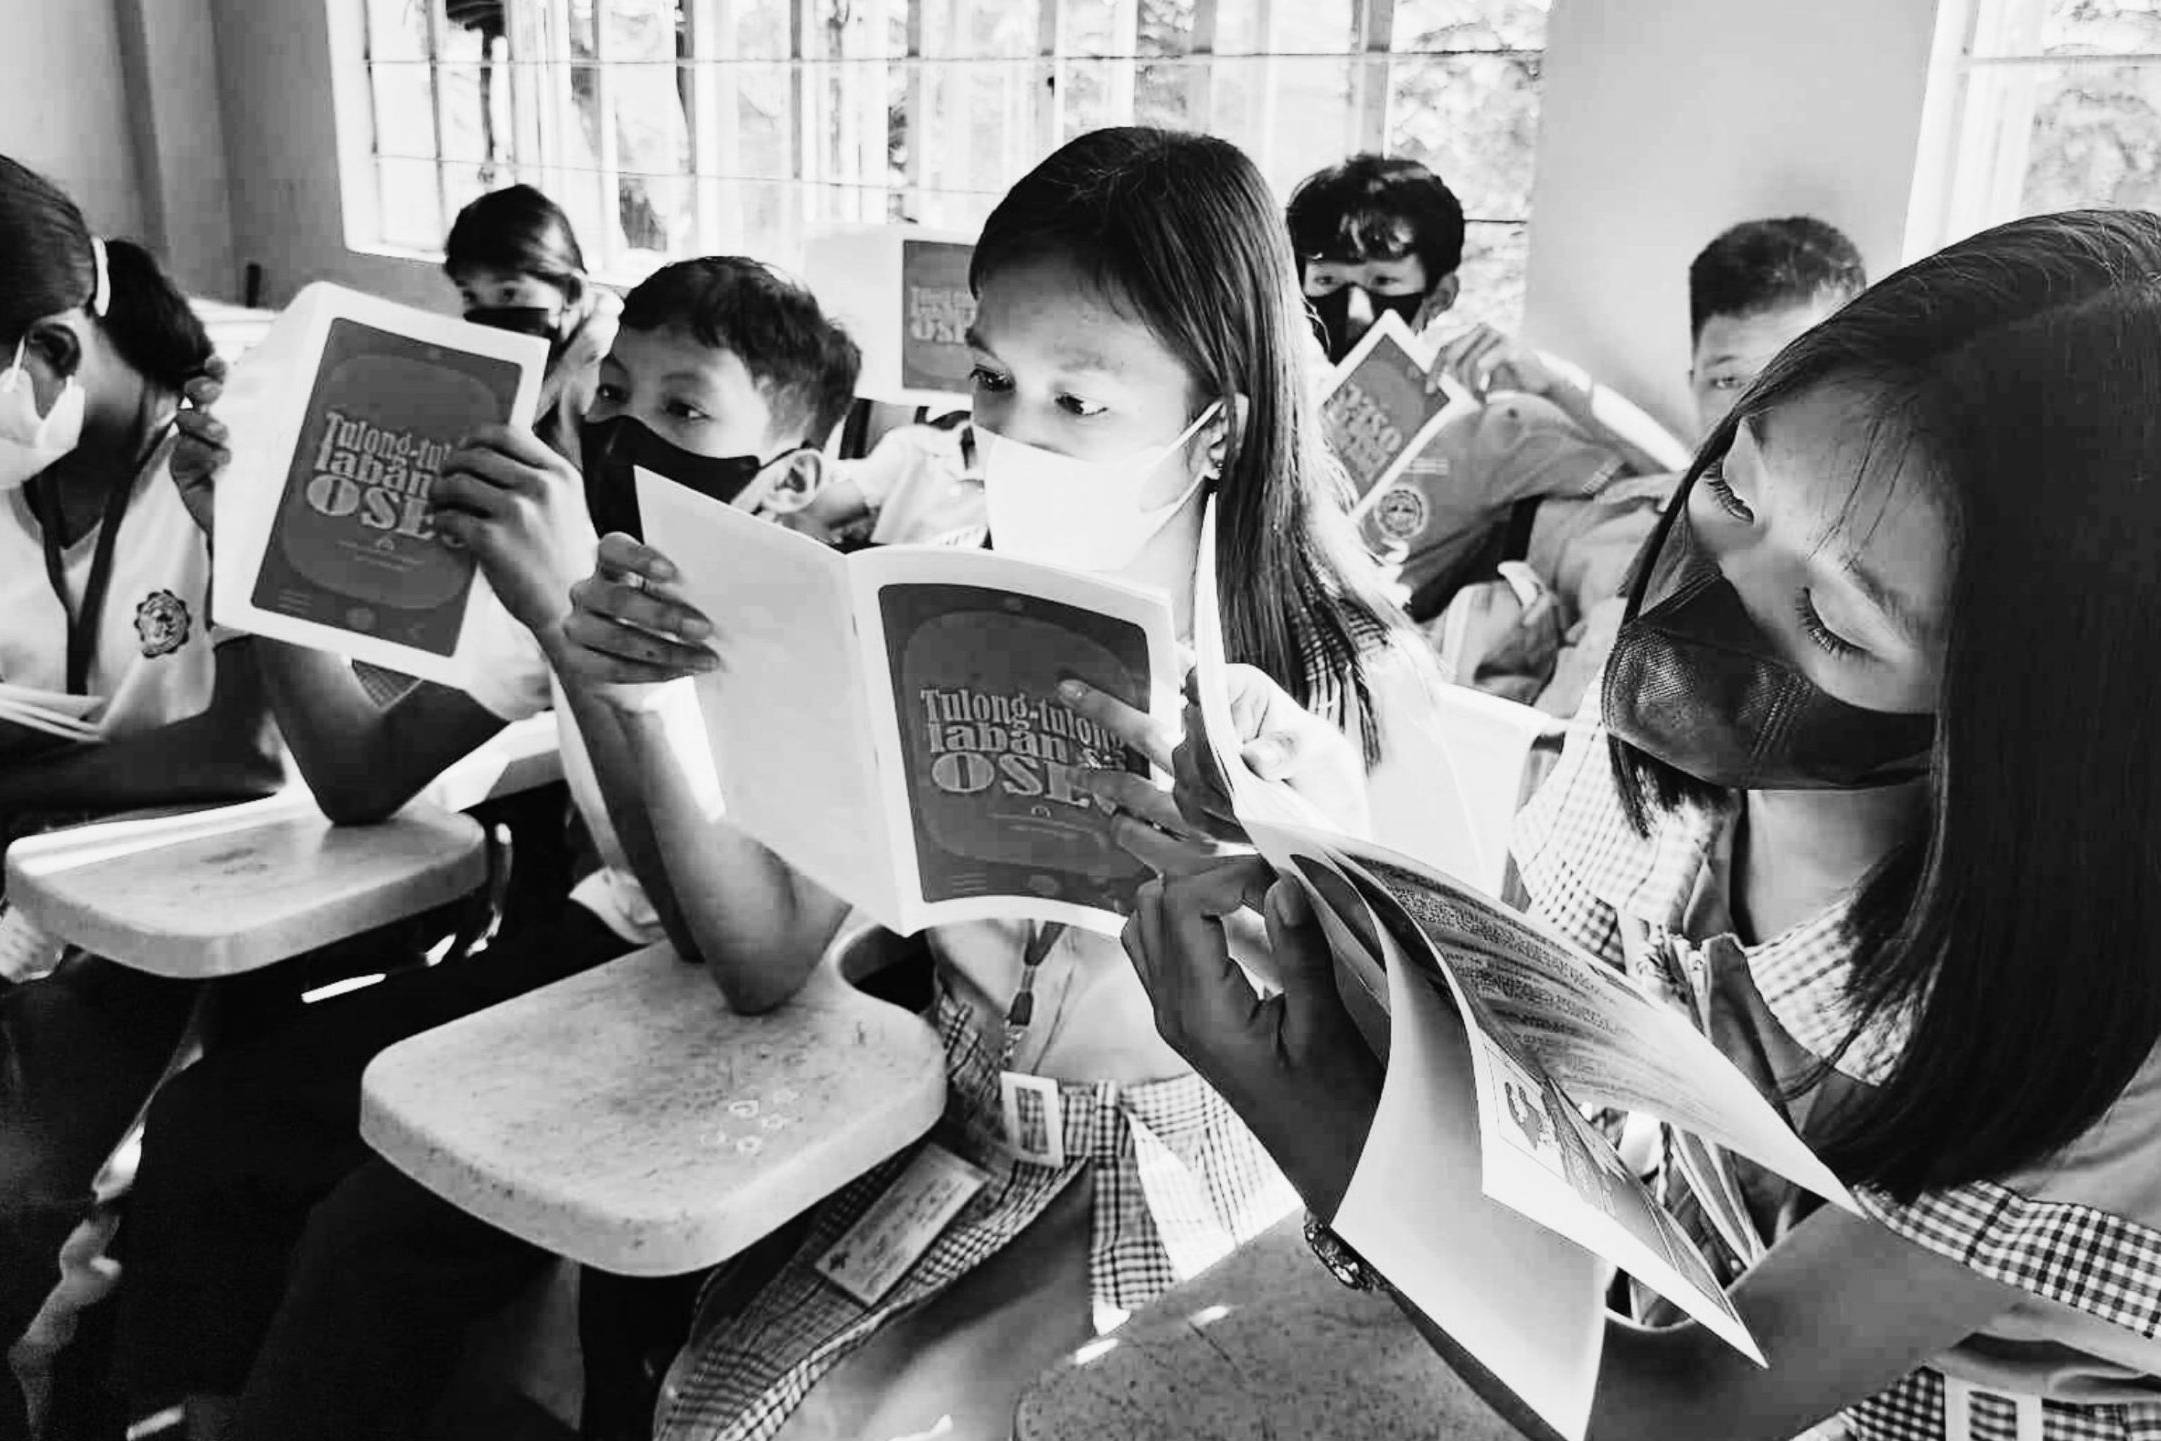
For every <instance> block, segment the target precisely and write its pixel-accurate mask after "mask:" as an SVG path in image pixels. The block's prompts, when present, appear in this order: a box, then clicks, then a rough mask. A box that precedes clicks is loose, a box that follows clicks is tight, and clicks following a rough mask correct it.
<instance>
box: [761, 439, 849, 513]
mask: <svg viewBox="0 0 2161 1441" xmlns="http://www.w3.org/2000/svg"><path fill="white" fill-rule="evenodd" d="M774 464H775V465H777V466H779V467H781V469H780V470H779V472H778V473H777V474H775V475H774V476H773V477H772V478H771V479H770V480H769V481H767V482H766V487H767V488H766V492H765V495H764V497H763V498H762V499H760V500H759V502H758V509H760V510H762V511H765V512H766V513H767V514H769V515H793V514H795V513H796V512H797V511H799V510H801V509H803V507H805V506H807V505H809V504H810V503H811V501H812V500H814V499H816V498H817V494H818V492H819V490H820V489H822V488H823V487H824V485H825V482H826V477H827V476H828V475H829V474H831V472H830V471H829V470H828V469H827V462H826V456H825V452H824V451H821V450H812V449H810V448H808V447H805V448H804V449H802V450H798V451H794V452H792V453H790V454H789V455H787V456H785V457H783V458H782V459H780V460H778V461H776V462H774ZM751 483H752V484H753V485H755V484H757V483H758V482H756V481H753V482H751Z"/></svg>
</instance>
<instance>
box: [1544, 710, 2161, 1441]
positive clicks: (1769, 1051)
mask: <svg viewBox="0 0 2161 1441" xmlns="http://www.w3.org/2000/svg"><path fill="white" fill-rule="evenodd" d="M1594 693H1595V691H1594ZM1737 815H1738V809H1737V806H1736V805H1733V804H1727V805H1723V806H1719V807H1716V808H1712V809H1708V810H1706V809H1698V808H1693V807H1692V808H1689V809H1687V810H1685V811H1683V812H1681V813H1680V814H1677V815H1672V816H1668V817H1666V818H1664V819H1662V820H1661V821H1660V822H1659V823H1658V825H1657V827H1656V829H1655V831H1654V834H1653V835H1652V836H1651V837H1650V838H1648V839H1646V838H1643V837H1640V836H1638V835H1637V834H1636V833H1635V831H1634V830H1633V829H1631V828H1630V827H1629V825H1628V823H1627V820H1626V818H1625V816H1624V815H1623V813H1622V810H1621V805H1620V800H1619V796H1618V794H1617V792H1616V791H1615V788H1614V783H1613V779H1612V773H1611V766H1610V763H1609V759H1608V755H1607V746H1606V735H1605V733H1604V732H1603V731H1602V730H1601V731H1598V732H1596V733H1594V734H1586V735H1581V736H1578V737H1576V738H1573V739H1571V740H1570V741H1569V743H1568V746H1567V748H1566V750H1565V751H1564V753H1563V755H1562V758H1561V761H1560V763H1559V765H1558V766H1557V767H1556V769H1555V770H1554V772H1553V774H1552V776H1551V777H1550V779H1549V780H1548V781H1547V782H1546V784H1545V785H1544V786H1543V787H1542V788H1541V789H1540V791H1539V792H1538V794H1537V795H1536V796H1535V797H1533V799H1532V801H1531V802H1530V804H1529V805H1528V806H1526V807H1525V809H1524V811H1523V813H1522V815H1521V816H1520V817H1519V821H1518V826H1517V831H1516V837H1515V843H1514V852H1515V857H1516V862H1517V865H1518V867H1519V870H1520V874H1521V878H1522V881H1523V885H1524V888H1525V890H1526V891H1527V892H1528V894H1529V896H1530V898H1531V901H1532V904H1533V906H1534V908H1535V909H1536V910H1537V911H1538V912H1539V913H1541V914H1542V915H1543V916H1544V917H1545V918H1546V919H1547V920H1549V921H1551V922H1553V923H1555V924H1556V925H1558V926H1559V927H1560V928H1561V929H1562V931H1563V932H1564V933H1565V934H1567V935H1568V936H1569V937H1570V938H1571V939H1573V940H1574V941H1576V942H1577V943H1578V944H1579V945H1581V946H1583V947H1585V948H1586V949H1587V950H1589V951H1590V952H1591V953H1592V954H1593V955H1596V956H1599V957H1602V958H1604V959H1605V960H1607V961H1609V962H1610V963H1612V964H1615V965H1626V966H1629V967H1630V968H1631V969H1632V970H1633V971H1634V973H1635V974H1636V975H1637V976H1638V978H1639V979H1641V980H1643V981H1644V982H1645V983H1646V984H1647V985H1650V986H1652V987H1654V988H1659V989H1663V990H1666V991H1668V992H1672V993H1674V994H1675V995H1676V997H1677V999H1695V998H1698V993H1699V992H1705V993H1707V995H1708V1003H1709V1006H1710V1014H1711V1026H1710V1034H1711V1035H1712V1037H1713V1039H1714V1040H1716V1041H1717V1042H1718V1044H1719V1046H1720V1049H1721V1050H1722V1051H1724V1052H1725V1053H1726V1054H1727V1055H1728V1056H1729V1058H1731V1059H1733V1060H1734V1061H1735V1062H1736V1064H1737V1065H1739V1066H1740V1067H1741V1068H1742V1070H1743V1071H1744V1072H1746V1073H1748V1074H1749V1075H1750V1078H1751V1079H1752V1080H1754V1081H1755V1082H1756V1083H1757V1085H1758V1087H1759V1088H1760V1089H1762V1090H1763V1092H1764V1094H1765V1096H1766V1098H1767V1099H1769V1100H1770V1101H1771V1103H1772V1104H1773V1105H1775V1106H1778V1107H1780V1109H1781V1110H1782V1112H1783V1113H1784V1114H1785V1115H1786V1116H1787V1118H1788V1119H1789V1120H1790V1121H1791V1122H1792V1124H1793V1125H1794V1127H1795V1128H1796V1130H1797V1131H1799V1133H1800V1134H1801V1135H1802V1136H1803V1137H1804V1138H1809V1137H1811V1133H1812V1127H1814V1128H1817V1129H1820V1126H1821V1122H1822V1118H1823V1117H1825V1116H1826V1115H1828V1114H1830V1113H1831V1112H1832V1111H1834V1110H1836V1109H1837V1107H1838V1106H1839V1104H1840V1103H1842V1102H1843V1101H1845V1100H1848V1099H1851V1098H1854V1097H1859V1096H1865V1095H1866V1093H1867V1091H1868V1089H1869V1088H1870V1087H1871V1086H1873V1085H1875V1084H1877V1083H1880V1082H1881V1080H1882V1079H1883V1078H1884V1077H1885V1076H1886V1075H1887V1074H1888V1073H1889V1070H1890V1068H1891V1066H1892V1065H1893V1064H1894V1063H1895V1061H1896V1060H1897V1058H1898V1056H1899V1054H1900V1052H1901V1050H1902V1048H1903V1046H1904V1044H1905V1034H1904V1029H1903V1027H1902V1025H1901V1024H1900V1022H1899V1021H1898V1020H1896V1019H1890V1020H1886V1021H1882V1022H1878V1023H1872V1025H1871V1027H1870V1028H1869V1029H1868V1030H1867V1031H1865V1032H1863V1033H1862V1034H1861V1035H1859V1036H1858V1037H1856V1038H1854V1039H1853V1041H1852V1044H1850V1045H1846V1046H1845V1049H1844V1050H1843V1051H1841V1050H1840V1047H1841V1044H1842V1043H1844V1042H1846V1041H1847V1039H1848V1035H1849V1032H1851V1030H1852V1028H1853V1020H1854V1017H1853V1015H1852V1013H1851V1012H1850V1010H1849V1008H1848V1006H1847V1002H1846V984H1847V979H1848V974H1849V968H1850V966H1851V965H1852V962H1853V959H1854V942H1853V938H1852V936H1851V935H1850V934H1849V932H1848V930H1847V928H1846V924H1845V922H1846V911H1847V908H1846V906H1845V905H1844V904H1843V903H1841V904H1839V905H1835V906H1833V907H1831V908H1829V909H1828V910H1826V911H1825V912H1823V913H1822V914H1820V915H1818V916H1816V917H1814V918H1812V919H1810V920H1808V921H1806V922H1804V923H1802V924H1800V925H1797V926H1795V927H1793V928H1791V929H1790V930H1788V931H1786V932H1784V933H1782V934H1780V935H1777V936H1772V937H1769V938H1768V939H1765V940H1763V941H1761V942H1758V943H1755V944H1746V943H1744V942H1742V941H1741V940H1740V939H1739V938H1738V937H1737V936H1736V935H1735V934H1734V923H1733V918H1732V907H1731V900H1730V895H1731V889H1730V888H1731V864H1732V849H1733V838H1734V827H1735V821H1736V818H1737ZM1624 936H1625V937H1627V938H1626V939H1624ZM2036 963H2037V964H2045V963H2046V958H2036ZM1834 1058H1835V1059H1834ZM1826 1067H1828V1069H1826ZM1732 1159H1733V1168H1734V1173H1735V1176H1736V1179H1737V1180H1738V1182H1739V1183H1740V1186H1741V1189H1742V1193H1743V1195H1744V1197H1745V1198H1746V1200H1747V1202H1748V1205H1749V1209H1750V1211H1751V1214H1752V1217H1753V1219H1754V1220H1755V1222H1756V1226H1757V1229H1758V1231H1759V1233H1760V1235H1761V1237H1762V1239H1763V1240H1764V1241H1765V1242H1766V1243H1770V1242H1774V1241H1775V1240H1776V1239H1777V1238H1778V1236H1779V1235H1781V1234H1783V1232H1784V1231H1786V1230H1788V1229H1790V1228H1791V1227H1792V1226H1794V1225H1796V1224H1798V1223H1799V1222H1800V1221H1801V1220H1803V1219H1804V1218H1805V1217H1806V1216H1807V1215H1808V1214H1809V1213H1810V1212H1811V1211H1812V1210H1813V1209H1814V1207H1815V1205H1816V1204H1817V1202H1816V1201H1815V1199H1814V1198H1813V1197H1810V1196H1807V1195H1806V1194H1805V1193H1802V1192H1800V1191H1799V1190H1798V1188H1796V1187H1794V1186H1792V1185H1791V1184H1790V1183H1787V1182H1785V1181H1784V1180H1783V1179H1782V1178H1779V1177H1777V1176H1774V1175H1772V1174H1770V1173H1769V1172H1766V1171H1764V1170H1762V1169H1761V1168H1758V1167H1755V1166H1752V1165H1751V1164H1749V1163H1747V1162H1746V1161H1745V1160H1742V1159H1740V1158H1732ZM1660 1183H1661V1185H1662V1186H1663V1187H1664V1188H1665V1190H1666V1195H1667V1199H1668V1201H1669V1202H1670V1203H1672V1205H1673V1207H1674V1209H1675V1212H1676V1214H1677V1215H1678V1216H1680V1217H1681V1218H1682V1219H1683V1221H1684V1223H1688V1222H1690V1221H1696V1222H1698V1224H1694V1225H1691V1231H1692V1233H1693V1234H1695V1235H1696V1236H1697V1239H1698V1240H1699V1241H1701V1242H1704V1243H1705V1246H1706V1251H1707V1253H1708V1254H1710V1256H1711V1257H1712V1259H1713V1261H1714V1264H1715V1266H1716V1267H1717V1268H1718V1269H1719V1271H1720V1274H1721V1279H1722V1280H1729V1281H1730V1280H1731V1279H1732V1278H1734V1277H1735V1276H1737V1275H1738V1274H1739V1272H1740V1270H1741V1266H1740V1263H1739V1261H1738V1260H1737V1258H1735V1257H1734V1256H1732V1255H1731V1254H1730V1253H1729V1252H1727V1251H1726V1249H1725V1248H1724V1246H1723V1245H1721V1244H1720V1243H1719V1241H1718V1239H1717V1237H1716V1236H1715V1235H1714V1234H1712V1233H1711V1232H1710V1230H1709V1228H1708V1226H1707V1225H1703V1224H1700V1214H1699V1213H1698V1212H1697V1211H1696V1210H1695V1208H1694V1203H1693V1198H1692V1197H1690V1196H1689V1195H1688V1194H1687V1188H1686V1185H1685V1183H1684V1182H1683V1181H1682V1180H1681V1178H1680V1176H1679V1175H1678V1174H1674V1173H1672V1171H1671V1169H1670V1168H1667V1170H1666V1171H1665V1172H1663V1173H1662V1174H1661V1177H1660ZM1856 1194H1857V1198H1858V1200H1859V1202H1860V1204H1861V1207H1862V1209H1863V1210H1864V1211H1865V1212H1866V1213H1867V1214H1868V1215H1869V1216H1871V1217H1873V1218H1874V1219H1875V1220H1876V1221H1878V1222H1880V1223H1881V1224H1883V1225H1886V1226H1888V1227H1890V1228H1891V1229H1892V1230H1894V1231H1896V1232H1897V1233H1898V1234H1900V1235H1901V1236H1904V1237H1905V1238H1906V1239H1907V1240H1909V1241H1912V1242H1913V1243H1915V1244H1916V1245H1920V1246H1924V1247H1926V1248H1928V1249H1929V1250H1932V1251H1936V1252H1938V1253H1940V1254H1942V1255H1945V1256H1948V1257H1950V1258H1951V1259H1953V1260H1956V1261H1958V1262H1960V1263H1961V1264H1963V1265H1967V1266H1971V1267H1972V1268H1973V1269H1975V1270H1977V1271H1979V1272H1981V1273H1982V1274H1983V1275H1986V1276H1989V1277H1991V1278H1993V1279H1995V1280H1998V1281H2001V1282H2003V1283H2005V1284H2006V1285H2009V1286H2012V1287H2015V1288H2016V1289H2017V1290H2018V1291H2019V1292H2020V1293H2021V1294H2020V1296H2019V1298H2018V1299H2017V1300H2016V1301H2015V1302H2014V1303H2013V1304H2012V1305H2011V1306H2010V1307H2009V1308H2008V1309H2006V1310H2005V1311H2004V1312H2003V1313H2002V1314H2000V1315H1998V1316H1997V1317H1995V1318H1994V1319H1992V1320H1991V1321H1990V1322H1989V1323H1988V1324H1987V1325H1986V1326H1984V1327H1982V1328H1981V1329H1980V1330H1979V1331H1978V1332H1976V1333H1975V1334H1974V1335H1972V1336H1970V1337H1968V1338H1966V1339H1965V1340H1964V1341H1962V1342H1960V1343H1959V1344H1958V1345H1957V1346H1955V1347H1953V1348H1951V1349H1950V1350H1949V1351H1946V1352H1945V1353H1944V1354H1943V1355H1941V1356H1939V1357H1936V1358H1934V1359H1933V1360H1932V1361H1931V1362H1930V1363H1929V1365H1928V1366H1926V1367H1924V1368H1922V1369H1920V1370H1917V1371H1915V1372H1914V1373H1912V1374H1911V1375H1909V1376H1907V1377H1906V1378H1904V1379H1903V1380H1901V1381H1900V1382H1899V1383H1898V1384H1897V1385H1895V1386H1893V1387H1891V1388H1889V1389H1888V1390H1886V1391H1884V1392H1883V1393H1881V1394H1879V1395H1877V1396H1873V1397H1870V1398H1868V1399H1867V1400H1865V1401H1862V1402H1860V1403H1858V1404H1856V1405H1854V1406H1852V1407H1849V1408H1848V1409H1847V1410H1846V1412H1845V1413H1844V1414H1843V1416H1842V1417H1841V1418H1840V1424H1842V1425H1843V1426H1844V1427H1845V1434H1846V1435H1847V1436H1848V1437H1850V1438H1851V1441H1935V1438H1945V1437H1948V1438H1949V1441H1969V1438H1971V1441H2088V1438H2093V1441H2099V1438H2123V1441H2154V1438H2161V1058H2156V1059H2149V1061H2148V1062H2147V1063H2146V1065H2145V1066H2144V1067H2143V1068H2142V1069H2141V1070H2140V1071H2139V1072H2138V1074H2137V1075H2136V1076H2134V1077H2133V1079H2132V1081H2131V1083H2130V1084H2129V1085H2128V1086H2127V1087H2126V1088H2125V1089H2124V1091H2123V1093H2122V1095H2121V1096H2120V1097H2119V1098H2118V1099H2117V1101H2116V1103H2115V1104H2114V1106H2113V1107H2112V1108H2111V1109H2110V1110H2109V1111H2108V1113H2107V1114H2106V1115H2104V1116H2103V1117H2102V1118H2101V1119H2100V1120H2099V1121H2097V1122H2096V1123H2095V1124H2094V1125H2093V1127H2092V1128H2091V1129H2089V1130H2088V1131H2087V1132H2086V1134H2085V1135H2083V1136H2081V1137H2079V1138H2078V1139H2077V1140H2075V1141H2073V1142H2072V1143H2071V1144H2070V1145H2069V1146H2068V1147H2066V1148H2065V1149H2064V1150H2063V1151H2062V1152H2061V1153H2060V1154H2058V1155H2056V1156H2052V1157H2050V1158H2048V1159H2046V1160H2044V1161H2041V1162H2037V1163H2035V1164H2032V1165H2030V1166H2027V1167H2025V1168H2024V1169H2022V1170H2021V1171H2019V1172H2018V1173H2017V1174H2015V1175H2009V1176H2003V1177H2000V1178H1996V1179H1992V1180H1986V1181H1976V1182H1972V1183H1969V1184H1966V1185H1962V1186H1957V1187H1953V1188H1950V1189H1947V1190H1940V1191H1932V1192H1926V1193H1924V1194H1922V1195H1921V1196H1920V1197H1919V1198H1918V1199H1916V1200H1915V1201H1913V1202H1911V1203H1903V1202H1900V1201H1897V1200H1895V1199H1893V1198H1892V1197H1890V1196H1888V1195H1886V1194H1884V1193H1882V1192H1880V1191H1875V1190H1871V1189H1868V1188H1865V1187H1864V1188H1860V1189H1859V1190H1858V1191H1857V1193H1856ZM1947 1402H1948V1404H1947Z"/></svg>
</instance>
